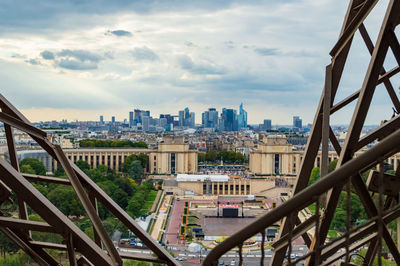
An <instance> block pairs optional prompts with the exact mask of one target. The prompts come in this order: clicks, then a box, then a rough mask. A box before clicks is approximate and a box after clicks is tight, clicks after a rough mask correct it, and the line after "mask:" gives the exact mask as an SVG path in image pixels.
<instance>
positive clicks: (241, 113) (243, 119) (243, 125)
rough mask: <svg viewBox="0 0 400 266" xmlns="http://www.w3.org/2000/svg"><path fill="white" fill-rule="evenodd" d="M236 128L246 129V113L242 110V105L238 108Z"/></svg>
mask: <svg viewBox="0 0 400 266" xmlns="http://www.w3.org/2000/svg"><path fill="white" fill-rule="evenodd" d="M238 127H239V129H240V128H246V127H247V112H246V111H245V110H244V109H243V103H241V104H240V107H239V115H238Z"/></svg>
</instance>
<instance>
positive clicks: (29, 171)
mask: <svg viewBox="0 0 400 266" xmlns="http://www.w3.org/2000/svg"><path fill="white" fill-rule="evenodd" d="M20 171H21V173H25V174H36V172H35V170H33V168H32V166H30V165H29V164H23V165H21V167H20Z"/></svg>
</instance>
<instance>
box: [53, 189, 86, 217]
mask: <svg viewBox="0 0 400 266" xmlns="http://www.w3.org/2000/svg"><path fill="white" fill-rule="evenodd" d="M47 197H48V199H49V200H50V201H51V202H52V203H53V204H54V205H55V206H56V207H57V208H58V209H59V210H60V211H61V212H62V213H64V214H65V215H67V216H69V215H74V216H81V215H83V214H84V213H85V212H84V209H83V207H82V204H81V202H80V201H79V199H78V197H77V195H76V193H75V191H74V190H73V188H71V187H65V186H62V185H59V186H57V187H56V188H55V189H52V190H51V191H50V192H49V193H48V194H47Z"/></svg>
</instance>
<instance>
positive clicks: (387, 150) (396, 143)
mask: <svg viewBox="0 0 400 266" xmlns="http://www.w3.org/2000/svg"><path fill="white" fill-rule="evenodd" d="M399 150H400V129H399V130H397V131H396V132H394V133H393V134H391V135H390V136H388V137H387V138H385V139H384V140H382V141H381V142H380V143H378V144H377V145H375V146H374V147H372V148H371V149H369V150H368V151H366V152H364V153H362V154H361V155H360V156H358V157H356V158H354V159H352V160H350V161H348V162H347V163H346V164H343V165H342V166H341V167H340V168H338V169H336V170H335V171H333V172H331V173H329V174H328V175H326V177H325V178H322V179H320V180H319V181H318V182H316V183H314V184H313V185H311V186H309V187H307V188H305V189H303V190H302V191H300V192H299V193H297V194H296V195H294V196H293V197H292V198H290V199H289V200H287V201H286V202H284V203H282V205H280V206H279V207H278V208H276V209H273V210H271V211H270V212H269V213H267V214H266V215H264V216H261V217H260V218H258V219H257V220H256V221H255V222H253V223H251V224H250V225H249V226H248V227H246V228H243V229H242V230H240V231H238V232H236V233H235V234H233V235H232V236H231V237H229V238H228V239H226V240H225V241H223V242H222V243H221V244H219V245H218V246H216V247H215V248H214V249H213V250H211V252H210V253H209V254H208V256H207V257H206V259H205V260H204V264H205V265H212V264H213V263H214V262H215V261H217V260H218V258H220V257H221V256H222V255H223V254H224V253H225V252H226V251H228V250H231V249H232V248H234V247H235V246H236V245H237V243H243V242H244V241H245V240H246V239H249V238H250V237H252V236H254V235H256V234H258V233H259V232H260V230H262V228H266V227H268V226H270V225H272V224H274V223H275V222H276V221H278V220H280V219H281V218H282V217H286V216H288V215H289V214H291V213H293V212H297V211H299V209H300V208H301V207H303V205H304V203H305V202H308V201H309V200H310V199H311V198H312V197H314V196H317V195H321V194H322V193H324V192H326V191H328V190H329V189H331V188H332V187H333V186H335V185H336V184H338V183H341V182H343V181H345V180H346V178H347V177H348V176H354V175H355V174H357V173H358V172H359V171H362V170H363V169H367V168H369V167H371V166H372V165H375V164H376V163H377V158H385V157H389V156H391V155H393V154H395V153H397V152H399ZM207 263H208V264H207Z"/></svg>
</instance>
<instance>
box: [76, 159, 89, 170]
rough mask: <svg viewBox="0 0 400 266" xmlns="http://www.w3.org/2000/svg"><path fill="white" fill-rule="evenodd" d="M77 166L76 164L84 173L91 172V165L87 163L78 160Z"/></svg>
mask: <svg viewBox="0 0 400 266" xmlns="http://www.w3.org/2000/svg"><path fill="white" fill-rule="evenodd" d="M75 164H76V166H78V167H79V169H81V170H82V171H84V172H87V171H89V170H90V165H89V164H88V163H87V162H86V161H83V160H78V161H76V163H75Z"/></svg>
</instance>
